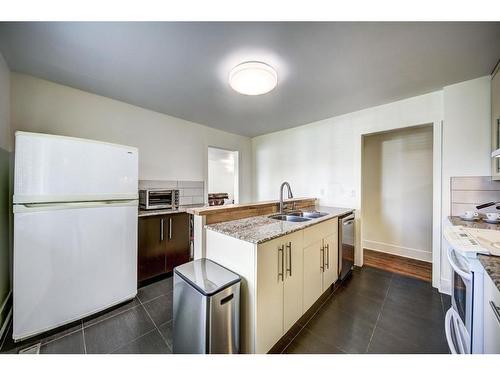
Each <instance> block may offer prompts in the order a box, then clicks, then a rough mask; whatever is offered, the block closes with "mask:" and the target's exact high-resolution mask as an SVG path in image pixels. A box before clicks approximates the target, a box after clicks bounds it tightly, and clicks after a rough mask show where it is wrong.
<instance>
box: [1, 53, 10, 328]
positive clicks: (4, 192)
mask: <svg viewBox="0 0 500 375" xmlns="http://www.w3.org/2000/svg"><path fill="white" fill-rule="evenodd" d="M11 151H12V137H11V130H10V72H9V69H8V67H7V64H6V63H5V60H4V59H3V57H2V55H0V334H1V333H2V326H3V323H4V321H5V319H6V317H7V314H8V310H10V306H8V305H7V303H6V301H7V296H8V295H9V292H10V290H11V283H10V281H11V277H10V271H11V266H10V264H11V262H10V259H11V252H10V248H11V245H10V244H11V229H10V222H11V209H10V197H11V193H10V192H11V174H12V173H11V171H12V168H11V154H12V153H11ZM0 337H1V335H0Z"/></svg>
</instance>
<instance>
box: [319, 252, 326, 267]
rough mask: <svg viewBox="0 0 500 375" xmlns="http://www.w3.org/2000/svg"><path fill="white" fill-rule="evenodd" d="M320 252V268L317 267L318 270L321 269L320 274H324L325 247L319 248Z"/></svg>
mask: <svg viewBox="0 0 500 375" xmlns="http://www.w3.org/2000/svg"><path fill="white" fill-rule="evenodd" d="M320 252H321V266H319V268H321V271H322V272H325V247H324V246H321V249H320Z"/></svg>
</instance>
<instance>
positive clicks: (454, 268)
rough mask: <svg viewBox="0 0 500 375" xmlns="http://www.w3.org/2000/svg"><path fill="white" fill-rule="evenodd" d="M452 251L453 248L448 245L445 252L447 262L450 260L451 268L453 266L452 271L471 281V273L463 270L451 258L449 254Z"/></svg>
mask: <svg viewBox="0 0 500 375" xmlns="http://www.w3.org/2000/svg"><path fill="white" fill-rule="evenodd" d="M452 251H453V249H452V248H451V247H449V248H448V251H447V253H446V255H447V256H448V262H450V265H451V268H453V271H455V272H456V273H458V274H459V275H460V277H462V278H463V279H465V280H468V281H472V273H470V272H464V271H463V270H461V269H460V267H459V266H458V264H456V263H455V261H454V260H453V257H452V255H451V252H452Z"/></svg>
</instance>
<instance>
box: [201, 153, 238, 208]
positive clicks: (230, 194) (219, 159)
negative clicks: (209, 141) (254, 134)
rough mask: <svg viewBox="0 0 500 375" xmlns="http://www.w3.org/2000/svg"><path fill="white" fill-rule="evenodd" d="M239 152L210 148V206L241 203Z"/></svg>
mask: <svg viewBox="0 0 500 375" xmlns="http://www.w3.org/2000/svg"><path fill="white" fill-rule="evenodd" d="M238 154H239V153H238V151H231V150H224V149H221V148H217V147H209V148H208V204H209V205H210V206H221V205H224V204H233V203H235V204H238V203H239V183H238V181H239V176H238V175H239V173H238V165H239V163H238V158H239V155H238Z"/></svg>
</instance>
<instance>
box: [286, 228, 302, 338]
mask: <svg viewBox="0 0 500 375" xmlns="http://www.w3.org/2000/svg"><path fill="white" fill-rule="evenodd" d="M303 236H304V234H303V231H298V232H295V233H292V234H290V235H288V236H285V237H282V240H283V241H284V244H285V282H284V309H283V334H284V333H286V332H287V331H288V330H289V329H290V328H291V327H292V325H293V324H294V323H295V322H296V321H297V320H299V318H300V317H301V316H302V306H303V303H302V299H303V287H304V265H303V255H304V249H303Z"/></svg>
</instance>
